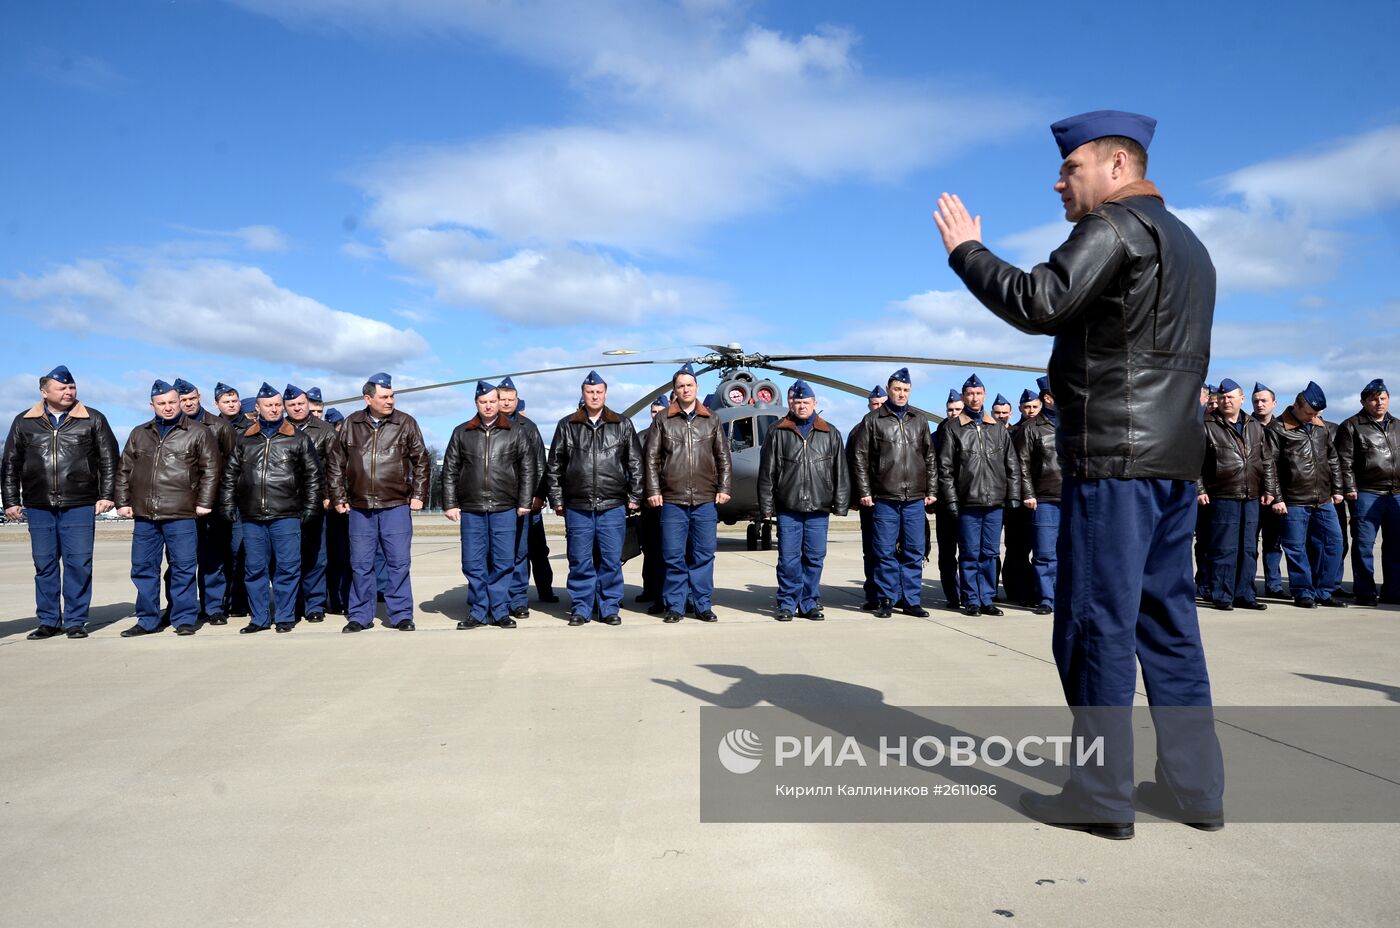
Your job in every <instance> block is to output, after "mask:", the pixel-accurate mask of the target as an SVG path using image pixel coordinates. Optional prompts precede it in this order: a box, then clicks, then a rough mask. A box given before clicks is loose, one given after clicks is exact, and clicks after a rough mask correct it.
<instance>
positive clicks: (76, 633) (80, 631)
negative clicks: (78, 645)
mask: <svg viewBox="0 0 1400 928" xmlns="http://www.w3.org/2000/svg"><path fill="white" fill-rule="evenodd" d="M65 634H67V635H68V637H69V638H86V637H87V636H88V631H87V629H86V628H84V627H83V626H81V625H74V626H73V627H72V628H70V629H68V631H67V632H65Z"/></svg>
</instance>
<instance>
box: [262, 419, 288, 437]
mask: <svg viewBox="0 0 1400 928" xmlns="http://www.w3.org/2000/svg"><path fill="white" fill-rule="evenodd" d="M281 427H282V420H281V419H278V420H277V421H275V422H268V421H267V420H266V419H264V418H263V417H262V416H258V431H259V432H261V433H262V437H263V438H271V437H272V436H273V435H276V434H277V430H278V429H280V428H281Z"/></svg>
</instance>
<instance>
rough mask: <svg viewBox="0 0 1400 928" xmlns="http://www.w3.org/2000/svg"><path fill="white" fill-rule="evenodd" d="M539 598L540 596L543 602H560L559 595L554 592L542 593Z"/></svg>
mask: <svg viewBox="0 0 1400 928" xmlns="http://www.w3.org/2000/svg"><path fill="white" fill-rule="evenodd" d="M539 598H540V602H542V603H557V602H559V597H558V596H555V595H554V594H553V593H541V594H540V597H539Z"/></svg>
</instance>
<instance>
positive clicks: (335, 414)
mask: <svg viewBox="0 0 1400 928" xmlns="http://www.w3.org/2000/svg"><path fill="white" fill-rule="evenodd" d="M344 419H345V416H344V414H343V413H341V411H340V410H339V409H327V410H326V421H327V422H341V421H344Z"/></svg>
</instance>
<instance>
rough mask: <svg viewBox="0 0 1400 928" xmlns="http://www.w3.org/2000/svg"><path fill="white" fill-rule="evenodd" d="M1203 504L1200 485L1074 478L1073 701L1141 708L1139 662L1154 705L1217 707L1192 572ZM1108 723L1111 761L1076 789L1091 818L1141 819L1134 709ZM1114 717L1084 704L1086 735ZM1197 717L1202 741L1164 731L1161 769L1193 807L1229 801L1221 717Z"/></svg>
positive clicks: (1063, 582) (1062, 652)
mask: <svg viewBox="0 0 1400 928" xmlns="http://www.w3.org/2000/svg"><path fill="white" fill-rule="evenodd" d="M1196 508H1197V507H1196V484H1195V482H1194V481H1187V480H1110V479H1103V480H1085V479H1080V478H1073V477H1066V478H1065V481H1064V492H1063V495H1062V497H1061V500H1060V509H1061V517H1062V520H1063V521H1062V522H1061V525H1060V536H1059V552H1058V556H1059V563H1060V570H1059V575H1058V577H1057V578H1056V590H1055V626H1054V638H1053V650H1054V654H1055V664H1056V666H1057V667H1058V668H1059V671H1060V682H1061V684H1062V686H1063V688H1064V693H1065V700H1066V702H1068V703H1069V705H1070V706H1112V707H1130V706H1131V705H1132V704H1133V695H1134V690H1135V687H1136V680H1137V674H1136V667H1135V663H1136V664H1138V665H1141V667H1142V677H1143V682H1144V684H1145V686H1146V689H1147V701H1148V703H1149V705H1151V706H1154V707H1157V706H1209V705H1210V704H1211V695H1210V679H1209V676H1208V674H1207V672H1206V658H1205V650H1204V648H1203V647H1202V645H1201V633H1200V625H1199V623H1198V621H1197V615H1196V603H1195V582H1194V580H1193V576H1192V569H1191V567H1192V563H1191V560H1192V540H1193V534H1194V531H1195V524H1196ZM1108 718H1109V719H1110V721H1111V722H1112V723H1113V724H1112V730H1111V731H1110V732H1108V734H1109V738H1108V739H1107V740H1108V750H1107V751H1106V754H1105V763H1104V765H1103V766H1102V767H1093V766H1088V767H1078V768H1075V769H1074V771H1072V774H1071V782H1070V785H1069V787H1068V789H1069V790H1070V791H1071V792H1072V793H1074V794H1077V798H1079V799H1080V800H1081V801H1082V802H1083V803H1084V805H1085V806H1086V808H1087V809H1088V811H1090V812H1091V814H1095V815H1102V816H1104V817H1106V818H1108V819H1109V820H1112V821H1131V820H1132V818H1133V804H1132V789H1133V762H1132V725H1131V720H1130V718H1129V717H1128V716H1127V714H1126V709H1124V710H1122V711H1120V712H1118V713H1113V714H1111V715H1110V716H1109V717H1108ZM1102 719H1103V716H1101V715H1100V716H1096V715H1095V714H1093V713H1081V712H1078V711H1077V712H1076V713H1075V735H1076V736H1087V737H1092V736H1093V734H1094V733H1095V732H1094V731H1093V729H1094V728H1095V727H1096V720H1102ZM1194 719H1195V720H1196V721H1197V722H1199V723H1201V724H1202V725H1204V728H1203V729H1197V730H1196V731H1195V733H1194V735H1195V736H1194V737H1185V736H1184V735H1182V733H1181V732H1175V733H1174V734H1175V735H1177V736H1178V737H1174V738H1173V739H1172V740H1171V741H1169V742H1168V741H1164V731H1163V728H1162V727H1161V726H1159V728H1158V776H1159V777H1160V778H1161V779H1162V780H1163V781H1164V782H1166V784H1167V785H1168V787H1169V788H1170V789H1171V790H1172V792H1173V794H1174V795H1175V797H1176V799H1177V801H1179V802H1181V803H1182V805H1184V806H1187V807H1191V808H1198V809H1211V808H1218V807H1219V806H1220V804H1221V801H1222V797H1223V793H1224V763H1223V760H1222V758H1221V754H1220V745H1219V742H1218V741H1217V740H1216V737H1215V731H1214V727H1213V724H1212V723H1211V722H1210V715H1209V713H1204V714H1203V715H1202V714H1196V715H1195V716H1194ZM1099 733H1102V732H1099ZM1183 745H1188V746H1189V747H1188V748H1187V749H1183V748H1182V746H1183Z"/></svg>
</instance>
